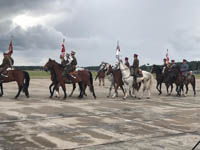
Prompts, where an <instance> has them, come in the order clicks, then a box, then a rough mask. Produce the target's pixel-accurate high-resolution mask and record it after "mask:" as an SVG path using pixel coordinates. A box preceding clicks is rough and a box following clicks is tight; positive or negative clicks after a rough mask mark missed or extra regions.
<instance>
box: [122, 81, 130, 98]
mask: <svg viewBox="0 0 200 150" xmlns="http://www.w3.org/2000/svg"><path fill="white" fill-rule="evenodd" d="M124 88H125V90H124V92H125V94H124V97H123V99H124V100H125V99H126V98H127V91H128V89H129V85H127V84H126V83H125V84H124Z"/></svg>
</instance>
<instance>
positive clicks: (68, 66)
mask: <svg viewBox="0 0 200 150" xmlns="http://www.w3.org/2000/svg"><path fill="white" fill-rule="evenodd" d="M68 61H69V62H68V63H67V64H66V66H65V68H64V75H65V76H67V78H68V79H69V78H70V77H71V75H70V74H69V73H71V72H73V71H75V70H76V65H77V60H76V57H75V52H74V51H72V52H71V59H70V60H68Z"/></svg>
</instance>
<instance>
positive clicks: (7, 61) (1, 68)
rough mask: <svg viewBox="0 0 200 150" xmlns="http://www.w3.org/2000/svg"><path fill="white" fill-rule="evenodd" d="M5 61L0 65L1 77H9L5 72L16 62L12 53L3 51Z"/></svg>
mask: <svg viewBox="0 0 200 150" xmlns="http://www.w3.org/2000/svg"><path fill="white" fill-rule="evenodd" d="M3 56H4V58H3V62H2V64H1V65H0V79H2V78H3V77H7V75H5V74H3V73H4V72H5V71H6V70H7V69H8V68H9V67H12V66H13V64H14V60H13V59H12V57H11V53H3Z"/></svg>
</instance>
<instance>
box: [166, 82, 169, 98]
mask: <svg viewBox="0 0 200 150" xmlns="http://www.w3.org/2000/svg"><path fill="white" fill-rule="evenodd" d="M165 86H166V90H167V95H169V90H168V89H169V84H167V83H165Z"/></svg>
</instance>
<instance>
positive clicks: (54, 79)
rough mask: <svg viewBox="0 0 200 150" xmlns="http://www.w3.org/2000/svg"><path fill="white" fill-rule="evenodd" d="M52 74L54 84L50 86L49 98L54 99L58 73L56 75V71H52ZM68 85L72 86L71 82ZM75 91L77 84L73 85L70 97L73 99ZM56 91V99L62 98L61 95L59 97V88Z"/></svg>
mask: <svg viewBox="0 0 200 150" xmlns="http://www.w3.org/2000/svg"><path fill="white" fill-rule="evenodd" d="M45 71H47V70H45ZM50 74H51V81H52V83H51V84H50V85H49V92H50V96H49V97H50V98H52V96H53V93H54V92H53V89H54V87H55V86H56V85H57V84H58V80H57V79H56V73H55V71H54V70H50ZM66 83H67V84H71V82H66ZM53 86H54V87H53ZM52 87H53V89H52ZM75 89H76V84H75V83H73V88H72V92H71V94H70V95H69V97H71V96H72V95H73V93H74V90H75ZM55 90H56V97H60V95H59V88H56V89H55ZM84 94H85V93H84Z"/></svg>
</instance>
